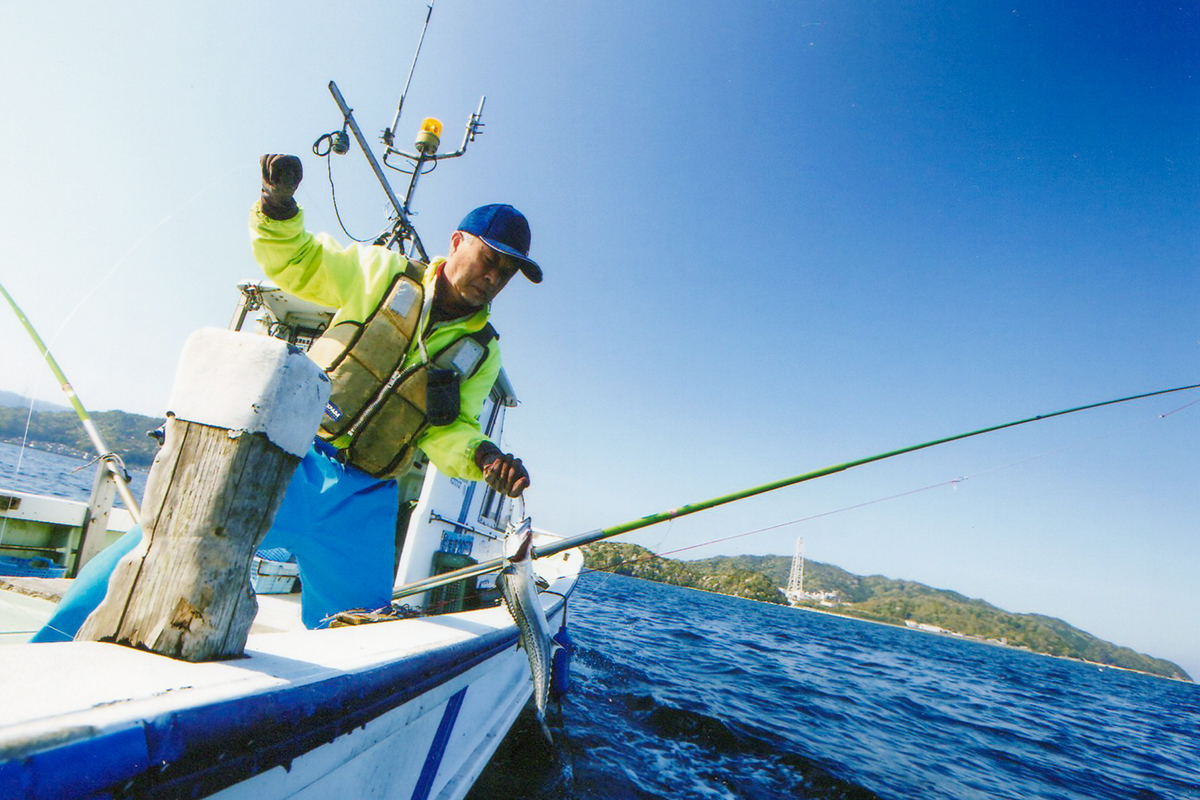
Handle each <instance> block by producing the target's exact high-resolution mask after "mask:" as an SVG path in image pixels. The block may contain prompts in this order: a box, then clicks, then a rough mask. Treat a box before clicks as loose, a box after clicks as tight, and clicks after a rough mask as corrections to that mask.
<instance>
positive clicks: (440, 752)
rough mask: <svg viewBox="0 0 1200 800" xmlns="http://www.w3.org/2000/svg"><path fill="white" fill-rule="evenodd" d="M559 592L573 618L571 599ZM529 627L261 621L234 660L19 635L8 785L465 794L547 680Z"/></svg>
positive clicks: (74, 790)
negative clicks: (533, 675) (265, 626)
mask: <svg viewBox="0 0 1200 800" xmlns="http://www.w3.org/2000/svg"><path fill="white" fill-rule="evenodd" d="M573 585H574V578H573V577H570V578H563V579H560V580H559V581H556V582H555V584H554V585H552V587H551V591H553V592H560V593H562V594H569V592H570V589H571V588H573ZM564 590H565V591H564ZM542 598H543V602H544V604H545V608H546V611H547V614H548V616H549V617H550V619H551V623H552V625H554V626H556V627H557V626H558V625H561V621H562V617H563V613H564V606H565V603H566V600H565V599H564V598H562V597H558V596H556V595H554V594H551V593H549V592H547V593H545V594H543V595H542ZM261 600H262V598H260V601H261ZM517 639H518V632H517V629H516V626H515V625H514V624H513V623H512V619H511V617H509V615H508V613H507V611H506V610H505V609H503V608H490V609H482V610H478V611H471V612H463V613H460V614H453V615H446V616H444V617H431V618H420V619H411V620H401V621H394V622H384V623H377V624H373V625H362V626H355V627H347V628H337V629H333V630H324V631H305V632H297V633H273V634H261V635H257V636H255V635H252V636H251V640H250V642H249V645H248V647H247V657H246V658H244V659H238V660H234V661H227V662H221V663H206V664H187V663H183V662H178V661H173V660H171V659H167V658H163V657H161V656H157V655H153V654H150V653H144V652H140V651H135V650H130V649H128V648H123V647H118V646H115V645H109V644H101V643H86V642H80V643H76V642H69V643H62V644H42V645H22V646H14V647H5V648H3V649H2V650H0V675H2V676H3V682H4V683H5V684H7V688H5V690H4V692H3V693H4V695H5V697H6V699H7V698H10V697H11V698H12V699H13V702H11V703H9V702H6V704H5V708H4V710H2V711H0V796H2V797H5V798H29V799H30V800H33V798H38V799H39V800H40V799H41V798H58V797H110V796H113V795H116V796H135V797H156V798H157V797H161V798H183V797H208V796H216V797H222V798H247V799H248V800H249V799H250V798H253V800H269V798H317V797H331V796H343V797H354V798H367V797H371V798H376V797H377V798H393V797H396V798H400V797H402V798H421V799H423V798H458V797H462V796H464V795H465V794H466V792H467V791H468V790H469V789H470V787H471V785H472V784H473V783H474V781H475V779H476V777H478V775H479V773H480V772H481V771H482V770H483V767H484V766H485V765H486V764H487V761H488V759H489V758H490V757H491V754H492V752H494V750H495V748H496V747H497V746H498V745H499V743H500V741H501V739H503V738H504V735H505V733H507V731H508V729H509V728H510V727H511V725H512V723H513V721H514V720H515V719H516V716H517V714H519V713H520V711H521V709H522V708H523V707H524V705H525V704H526V702H527V701H528V700H529V697H530V695H531V692H532V684H531V681H530V677H529V676H530V671H529V663H528V660H527V658H526V655H525V653H524V651H522V650H519V649H518V648H517ZM81 672H82V673H84V674H81ZM64 686H66V687H72V686H73V687H74V688H73V689H71V690H68V691H63V690H62V688H61V687H64ZM17 687H20V689H19V694H16V695H15V696H14V694H13V693H14V692H15V691H16V689H17Z"/></svg>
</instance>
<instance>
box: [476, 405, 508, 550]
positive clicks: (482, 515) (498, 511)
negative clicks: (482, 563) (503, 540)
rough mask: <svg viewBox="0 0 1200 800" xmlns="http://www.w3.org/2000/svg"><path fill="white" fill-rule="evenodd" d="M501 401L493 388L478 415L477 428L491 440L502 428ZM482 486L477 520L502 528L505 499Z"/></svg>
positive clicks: (494, 491)
mask: <svg viewBox="0 0 1200 800" xmlns="http://www.w3.org/2000/svg"><path fill="white" fill-rule="evenodd" d="M502 400H503V396H502V394H501V393H500V391H499V390H498V389H496V388H494V387H493V389H492V392H491V394H489V395H488V399H487V400H486V401H485V402H484V404H483V411H481V412H480V414H479V427H480V428H481V429H482V430H483V432H484V433H485V434H487V435H488V436H490V437H492V439H493V440H494V439H498V438H500V430H501V428H502V427H503V424H502V421H503V419H504V403H503V402H502ZM484 486H485V491H484V493H483V502H482V503H480V505H479V519H480V521H481V522H483V523H484V524H486V525H488V526H490V527H492V528H497V529H499V528H503V527H504V525H505V524H506V523H507V521H508V520H507V519H506V518H505V517H506V512H505V506H506V503H505V502H504V501H505V497H504V495H502V494H500V493H499V492H497V491H496V490H495V489H493V488H492V487H490V486H487V484H484Z"/></svg>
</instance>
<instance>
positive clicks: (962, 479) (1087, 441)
mask: <svg viewBox="0 0 1200 800" xmlns="http://www.w3.org/2000/svg"><path fill="white" fill-rule="evenodd" d="M1197 403H1200V400H1193V401H1192V402H1190V403H1186V404H1184V405H1182V406H1180V407H1179V408H1176V409H1173V410H1171V411H1168V412H1166V413H1164V414H1156V415H1155V416H1153V417H1150V418H1148V419H1143V420H1140V421H1138V422H1135V423H1133V424H1131V425H1127V426H1123V427H1121V428H1119V429H1117V430H1113V431H1109V432H1107V433H1103V434H1100V435H1098V436H1091V437H1088V438H1086V439H1080V440H1078V441H1075V442H1071V443H1070V444H1067V445H1063V446H1062V447H1056V448H1054V449H1052V450H1046V451H1043V452H1041V453H1037V454H1035V455H1032V456H1028V457H1026V458H1021V459H1017V460H1016V461H1010V462H1008V463H1007V464H1001V465H999V466H995V467H990V468H988V469H985V470H981V471H980V472H975V473H972V474H970V475H963V476H961V477H958V478H951V479H949V480H945V481H939V482H938V483H933V484H930V485H928V486H922V487H920V488H917V489H910V490H908V491H906V492H900V493H899V494H893V495H888V496H887V497H880V498H876V499H875V500H867V501H865V502H862V503H856V504H854V505H850V506H844V507H842V508H837V509H833V510H831V511H824V512H822V513H820V514H813V515H812V516H808V517H800V518H798V519H793V520H788V521H787V522H780V523H777V524H774V525H768V526H767V527H765V528H756V529H754V530H751V531H746V532H744V533H737V534H734V535H732V536H723V537H720V538H718V539H710V540H708V541H704V542H700V543H698V544H693V545H688V546H687V547H680V548H677V549H675V550H666V551H663V552H661V553H650V554H648V555H644V556H638V557H637V558H631V559H628V560H626V561H622V562H620V563H618V564H612V565H608V566H605V567H603V568H599V569H590V568H588V569H585V570H581V574H582V573H583V572H611V571H612V570H616V569H619V568H620V567H623V566H625V565H627V564H636V563H639V562H641V561H651V560H653V559H656V558H666V557H667V556H671V555H674V554H676V553H683V552H685V551H688V550H696V549H698V548H701V547H708V546H709V545H714V544H720V543H722V542H728V541H732V540H734V539H741V538H743V537H745V536H753V535H754V534H758V533H766V532H767V531H773V530H777V529H779V528H785V527H787V526H789V525H798V524H800V523H803V522H811V521H812V520H815V519H820V518H822V517H828V516H832V515H834V514H841V513H842V512H844V511H853V510H855V509H858V508H864V507H866V506H870V505H875V504H877V503H884V502H887V501H889V500H896V499H899V498H901V497H907V496H908V495H913V494H919V493H921V492H927V491H929V490H930V489H938V488H941V487H943V486H952V487H954V488H957V487H958V484H960V483H964V482H966V481H968V480H972V479H975V478H981V477H983V476H985V475H990V474H992V473H994V472H999V471H1001V470H1005V469H1010V468H1012V467H1017V466H1020V465H1022V464H1027V463H1029V462H1031V461H1037V460H1039V459H1042V458H1047V457H1049V456H1053V455H1058V454H1060V453H1064V452H1066V451H1068V450H1075V449H1078V448H1081V447H1084V446H1085V445H1089V444H1093V443H1095V442H1098V441H1100V440H1102V439H1110V438H1113V437H1115V436H1118V435H1122V434H1126V433H1128V432H1130V431H1132V430H1133V429H1135V428H1140V427H1142V426H1144V425H1148V424H1150V423H1152V422H1157V421H1158V420H1161V419H1166V418H1167V417H1169V416H1171V415H1172V414H1175V413H1178V412H1180V411H1183V410H1185V409H1187V408H1190V407H1191V406H1194V405H1196V404H1197ZM648 549H652V548H648Z"/></svg>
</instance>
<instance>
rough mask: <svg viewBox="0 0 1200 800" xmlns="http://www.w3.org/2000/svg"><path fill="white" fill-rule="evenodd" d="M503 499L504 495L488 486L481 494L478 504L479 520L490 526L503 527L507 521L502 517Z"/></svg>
mask: <svg viewBox="0 0 1200 800" xmlns="http://www.w3.org/2000/svg"><path fill="white" fill-rule="evenodd" d="M505 499H506V498H505V497H504V495H502V494H500V493H499V492H497V491H496V490H495V489H493V488H492V487H490V486H488V487H487V491H486V492H484V495H483V503H482V504H481V505H480V506H479V519H480V521H481V522H483V523H484V524H485V525H488V526H490V527H492V528H496V529H500V528H503V527H504V525H505V524H506V522H507V520H505V519H504V516H505V514H504V509H505V505H506V503H505V502H504V501H505Z"/></svg>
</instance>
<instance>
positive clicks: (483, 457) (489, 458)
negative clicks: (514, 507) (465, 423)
mask: <svg viewBox="0 0 1200 800" xmlns="http://www.w3.org/2000/svg"><path fill="white" fill-rule="evenodd" d="M475 466H477V467H479V468H480V469H481V470H483V479H484V480H485V481H487V485H488V486H490V487H492V488H493V489H495V490H496V491H497V492H500V493H501V494H506V495H508V496H509V497H520V496H521V492H523V491H525V490H526V489H528V488H529V472H528V471H527V470H526V469H525V467H524V466H523V465H522V464H521V459H519V458H517V457H516V456H514V455H513V454H512V453H503V452H501V451H500V448H499V447H496V445H494V444H492V443H491V442H489V441H483V442H480V443H479V447H478V448H476V449H475Z"/></svg>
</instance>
